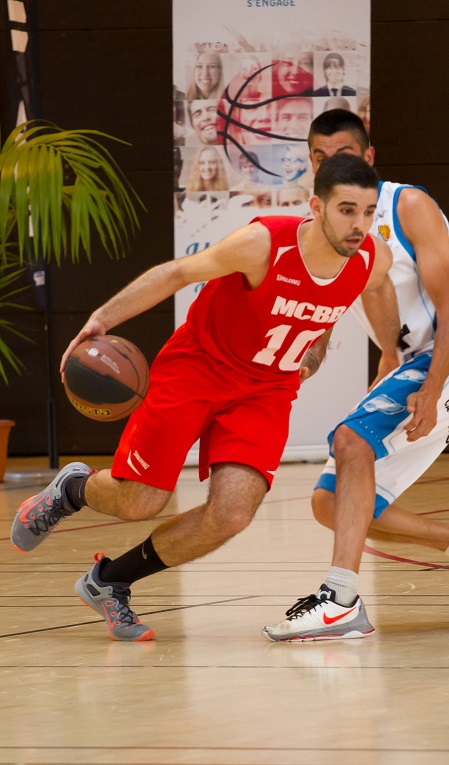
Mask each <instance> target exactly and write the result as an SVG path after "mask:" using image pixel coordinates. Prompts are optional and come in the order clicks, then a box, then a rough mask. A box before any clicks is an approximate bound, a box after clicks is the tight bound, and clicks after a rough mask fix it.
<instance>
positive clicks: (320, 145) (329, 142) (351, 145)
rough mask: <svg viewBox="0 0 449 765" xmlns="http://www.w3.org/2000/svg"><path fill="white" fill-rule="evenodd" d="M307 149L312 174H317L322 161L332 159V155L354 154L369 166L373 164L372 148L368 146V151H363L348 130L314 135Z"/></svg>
mask: <svg viewBox="0 0 449 765" xmlns="http://www.w3.org/2000/svg"><path fill="white" fill-rule="evenodd" d="M309 148H310V159H311V161H312V170H313V172H314V173H316V172H317V170H318V168H319V166H320V165H321V163H322V161H323V159H327V158H328V157H333V156H334V154H354V155H355V156H356V157H361V158H362V159H364V160H365V162H367V163H368V164H369V165H373V163H374V149H373V147H372V146H370V147H369V149H367V150H366V151H363V150H362V147H361V146H360V144H359V143H358V142H357V139H356V138H355V136H354V135H353V134H352V133H351V132H350V131H349V130H341V131H340V132H339V133H334V135H314V136H313V137H312V139H311V143H310V147H309Z"/></svg>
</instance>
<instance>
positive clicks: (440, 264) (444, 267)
mask: <svg viewBox="0 0 449 765" xmlns="http://www.w3.org/2000/svg"><path fill="white" fill-rule="evenodd" d="M398 215H399V221H400V224H401V227H402V230H403V232H404V234H405V236H406V237H407V239H408V241H409V242H410V244H411V245H412V247H413V249H414V251H415V253H416V263H417V266H418V269H419V272H420V275H421V280H422V283H423V285H424V287H425V288H426V290H427V292H428V294H429V297H430V299H431V301H432V303H433V304H434V306H435V309H436V315H437V329H436V332H435V337H434V348H433V353H432V361H431V363H430V367H429V372H428V375H427V378H426V380H425V382H424V383H423V385H422V386H421V388H420V389H419V390H418V391H417V392H416V393H412V394H411V395H410V396H409V397H408V399H407V409H408V411H409V412H412V413H413V417H412V419H411V420H410V422H408V423H407V425H406V426H405V430H406V431H407V438H408V440H409V441H416V440H417V439H418V438H421V437H422V436H425V435H427V434H428V433H430V431H431V430H432V428H433V427H435V424H436V417H437V412H436V405H437V402H438V399H439V398H440V396H441V392H442V389H443V385H444V382H445V380H446V378H447V376H448V375H449V299H448V292H447V287H448V284H449V236H448V232H447V229H446V226H445V224H444V221H443V218H442V216H441V212H440V210H439V208H438V206H437V204H436V203H435V201H434V200H433V199H432V198H431V197H429V196H428V195H427V194H425V193H424V192H423V191H420V190H419V189H404V190H403V191H401V194H400V196H399V201H398Z"/></svg>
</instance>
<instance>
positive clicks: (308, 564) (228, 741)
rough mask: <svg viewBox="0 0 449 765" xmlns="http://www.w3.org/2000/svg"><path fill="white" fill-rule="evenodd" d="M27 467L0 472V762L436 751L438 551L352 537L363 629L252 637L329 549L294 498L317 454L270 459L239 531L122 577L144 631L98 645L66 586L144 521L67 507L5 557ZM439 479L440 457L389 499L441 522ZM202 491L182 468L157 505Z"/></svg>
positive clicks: (180, 504) (90, 621)
mask: <svg viewBox="0 0 449 765" xmlns="http://www.w3.org/2000/svg"><path fill="white" fill-rule="evenodd" d="M81 459H85V460H86V461H87V462H89V463H90V464H92V465H93V466H95V467H105V466H108V465H109V458H100V459H99V458H98V457H96V458H93V459H91V460H90V459H89V458H84V457H82V458H81ZM67 461H69V460H61V464H65V462H67ZM44 464H45V463H44V461H43V460H40V461H35V460H10V461H9V462H8V466H7V471H8V472H7V476H6V480H5V482H4V483H3V484H0V550H1V558H0V571H1V579H2V587H1V592H0V607H1V611H0V614H1V617H2V618H1V625H0V638H1V640H0V678H1V682H0V763H15V764H17V763H18V764H19V765H22V764H23V763H41V764H45V765H48V764H50V763H58V764H59V765H66V764H68V763H71V764H72V763H84V764H86V763H119V764H125V763H130V764H131V765H138V764H139V765H141V764H142V765H143V764H145V765H155V764H156V763H158V764H159V765H178V764H180V763H183V764H185V765H447V764H448V763H449V725H448V719H449V572H448V571H447V570H446V569H447V568H448V566H449V559H448V558H446V557H445V556H444V555H443V554H438V553H436V552H433V551H432V550H427V549H425V548H419V547H414V546H400V545H399V544H396V543H393V542H390V541H382V542H378V541H376V542H369V547H367V549H366V552H365V554H364V558H363V564H362V570H361V577H360V592H361V594H362V596H363V599H364V601H365V604H366V606H367V611H368V615H369V617H370V619H371V621H372V622H373V623H374V625H375V626H376V627H377V631H376V633H375V635H374V636H373V637H370V638H366V639H364V640H352V641H335V642H324V643H323V642H322V643H310V644H282V645H279V644H274V643H268V642H266V641H265V640H264V639H263V638H262V636H261V634H260V629H261V627H262V626H263V625H264V624H266V623H267V622H273V621H278V620H280V619H281V618H282V617H283V614H284V612H285V610H286V608H287V607H289V606H290V605H291V604H292V603H293V602H294V601H295V600H296V599H297V597H299V596H303V595H307V594H309V593H310V592H314V591H315V590H316V589H317V587H318V585H320V584H321V582H322V581H323V580H324V578H325V572H326V570H327V567H328V563H329V560H330V555H331V544H332V535H331V532H329V531H327V530H325V529H322V528H321V527H319V526H318V524H317V523H316V522H315V521H314V520H313V518H312V517H311V511H310V494H311V491H312V488H313V485H314V481H315V479H316V478H317V476H318V475H319V473H320V470H321V466H320V465H314V464H285V465H283V466H282V467H281V469H280V471H279V474H278V476H277V478H276V481H275V484H274V487H273V489H272V491H271V492H270V493H269V494H268V495H267V498H266V501H265V502H264V504H263V506H262V507H261V508H260V510H259V513H258V515H257V516H256V519H255V520H254V522H253V523H252V525H251V526H250V527H249V528H248V529H247V530H246V531H245V532H244V533H243V534H242V535H240V537H238V538H236V539H234V540H232V541H231V542H230V543H229V544H227V545H226V546H225V547H223V548H222V549H220V550H218V551H217V552H216V553H214V554H212V555H210V556H209V557H207V558H205V559H202V560H199V561H197V562H194V563H192V564H190V565H188V566H184V567H180V568H176V569H171V570H168V571H165V572H162V573H160V574H157V575H156V576H154V577H151V578H148V579H146V580H143V581H140V582H138V583H137V584H136V585H134V587H133V601H132V602H133V606H134V608H135V610H136V611H137V613H138V614H140V615H142V616H144V617H145V622H146V623H147V624H150V625H151V626H152V627H153V628H154V629H155V630H156V633H157V640H156V641H155V642H151V643H141V644H123V643H114V642H113V641H111V640H110V639H109V638H108V636H107V633H106V629H105V627H104V625H103V623H102V622H101V621H100V619H99V617H98V615H97V614H96V613H95V612H94V611H92V610H90V609H88V608H87V607H86V606H85V605H83V604H82V603H80V601H79V600H78V598H77V597H76V595H75V593H74V590H73V584H74V582H75V581H76V579H78V577H79V576H81V574H83V573H84V572H85V571H86V570H87V569H89V568H90V567H91V565H92V564H93V560H92V558H93V554H94V553H95V552H96V551H98V550H102V551H104V552H105V553H107V554H108V555H109V556H111V557H116V556H117V555H119V554H120V553H122V552H123V551H125V550H126V549H128V548H130V547H132V546H134V545H136V544H137V543H138V542H139V541H141V540H143V539H144V538H145V537H146V536H147V535H148V534H149V533H150V531H151V529H152V528H153V527H154V523H150V522H149V523H144V524H143V523H141V524H138V523H122V522H117V521H115V520H114V519H113V518H109V517H105V516H99V515H96V514H95V513H94V512H92V511H90V510H83V511H82V512H80V513H79V514H78V515H75V516H74V517H73V518H71V519H69V520H67V521H65V522H64V524H63V525H62V526H61V527H60V531H58V532H56V533H55V534H54V535H53V537H52V538H51V539H50V540H48V541H47V542H46V543H45V544H43V545H42V547H41V548H39V549H38V550H37V551H36V552H35V553H31V554H28V555H21V554H19V553H18V552H17V551H16V550H15V549H14V548H13V547H12V546H11V544H10V542H9V529H10V524H11V520H12V518H13V516H14V513H15V510H16V508H17V506H18V505H19V504H20V503H21V502H22V501H23V500H24V499H25V498H27V497H28V496H30V495H32V494H33V493H37V491H39V490H41V487H42V485H43V483H44V484H46V483H48V479H47V478H44V479H42V478H41V479H40V480H39V477H36V475H34V476H33V474H29V475H28V474H23V473H24V471H25V470H28V471H29V470H30V469H31V470H33V469H34V470H37V469H38V468H39V466H42V465H44ZM21 471H22V474H21ZM18 474H19V475H20V474H21V475H22V477H21V478H19V476H18ZM448 488H449V455H442V456H441V457H440V459H439V460H437V462H436V463H435V464H434V465H433V466H432V468H431V469H430V470H429V471H428V472H427V473H426V474H425V476H423V478H422V479H421V480H420V481H419V482H418V484H417V485H415V486H414V487H412V488H411V489H409V490H408V491H407V492H406V493H405V494H404V495H403V497H402V498H401V505H402V506H404V507H407V508H408V509H409V510H410V511H411V512H415V513H432V514H434V517H435V518H438V519H439V520H440V521H445V520H446V521H449V495H448ZM205 494H206V487H205V486H202V485H200V484H199V483H198V481H197V473H196V469H195V468H186V469H185V470H184V471H183V473H182V477H181V479H180V482H179V487H178V490H177V492H176V494H175V495H174V497H173V498H172V501H171V503H170V505H169V507H168V508H167V509H166V510H165V512H164V515H165V516H170V515H173V514H175V513H180V512H183V511H184V510H186V509H188V508H189V507H192V506H194V505H195V504H198V503H199V502H201V501H202V500H203V498H204V497H205ZM155 523H157V522H155Z"/></svg>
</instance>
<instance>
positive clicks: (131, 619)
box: [75, 553, 156, 643]
mask: <svg viewBox="0 0 449 765" xmlns="http://www.w3.org/2000/svg"><path fill="white" fill-rule="evenodd" d="M94 560H95V561H96V564H95V566H93V568H91V570H90V571H88V572H87V574H85V575H84V576H82V577H81V579H78V581H77V582H76V584H75V590H76V594H77V595H78V597H79V598H81V600H82V601H83V603H85V604H86V606H90V607H91V608H93V609H94V611H97V613H99V614H100V616H102V617H103V619H104V620H105V622H106V624H107V627H108V630H109V635H110V636H111V638H112V640H122V641H127V642H134V643H139V642H143V641H144V640H153V638H154V637H156V636H155V633H154V632H153V630H152V629H150V627H146V626H145V624H142V622H141V621H140V619H139V617H138V616H137V614H135V613H134V611H131V609H130V607H129V602H130V599H131V591H130V589H129V584H127V583H125V582H103V581H102V580H101V579H100V574H101V569H102V568H103V566H104V565H105V564H106V563H108V562H109V560H110V559H109V558H105V557H104V555H103V553H97V554H96V555H95V556H94Z"/></svg>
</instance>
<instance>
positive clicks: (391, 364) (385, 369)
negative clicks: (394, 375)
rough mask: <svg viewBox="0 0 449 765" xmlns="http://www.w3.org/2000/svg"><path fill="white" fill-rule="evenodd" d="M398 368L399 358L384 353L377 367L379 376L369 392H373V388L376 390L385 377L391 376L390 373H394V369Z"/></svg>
mask: <svg viewBox="0 0 449 765" xmlns="http://www.w3.org/2000/svg"><path fill="white" fill-rule="evenodd" d="M398 366H399V360H398V358H397V356H389V355H388V354H386V353H382V355H381V357H380V359H379V364H378V367H377V375H376V377H375V379H374V380H373V382H372V383H371V385H370V386H369V388H368V391H371V390H372V389H373V388H375V387H376V385H377V383H380V381H381V380H383V378H384V377H386V376H387V375H389V374H390V372H392V371H393V370H394V369H397V368H398Z"/></svg>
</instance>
